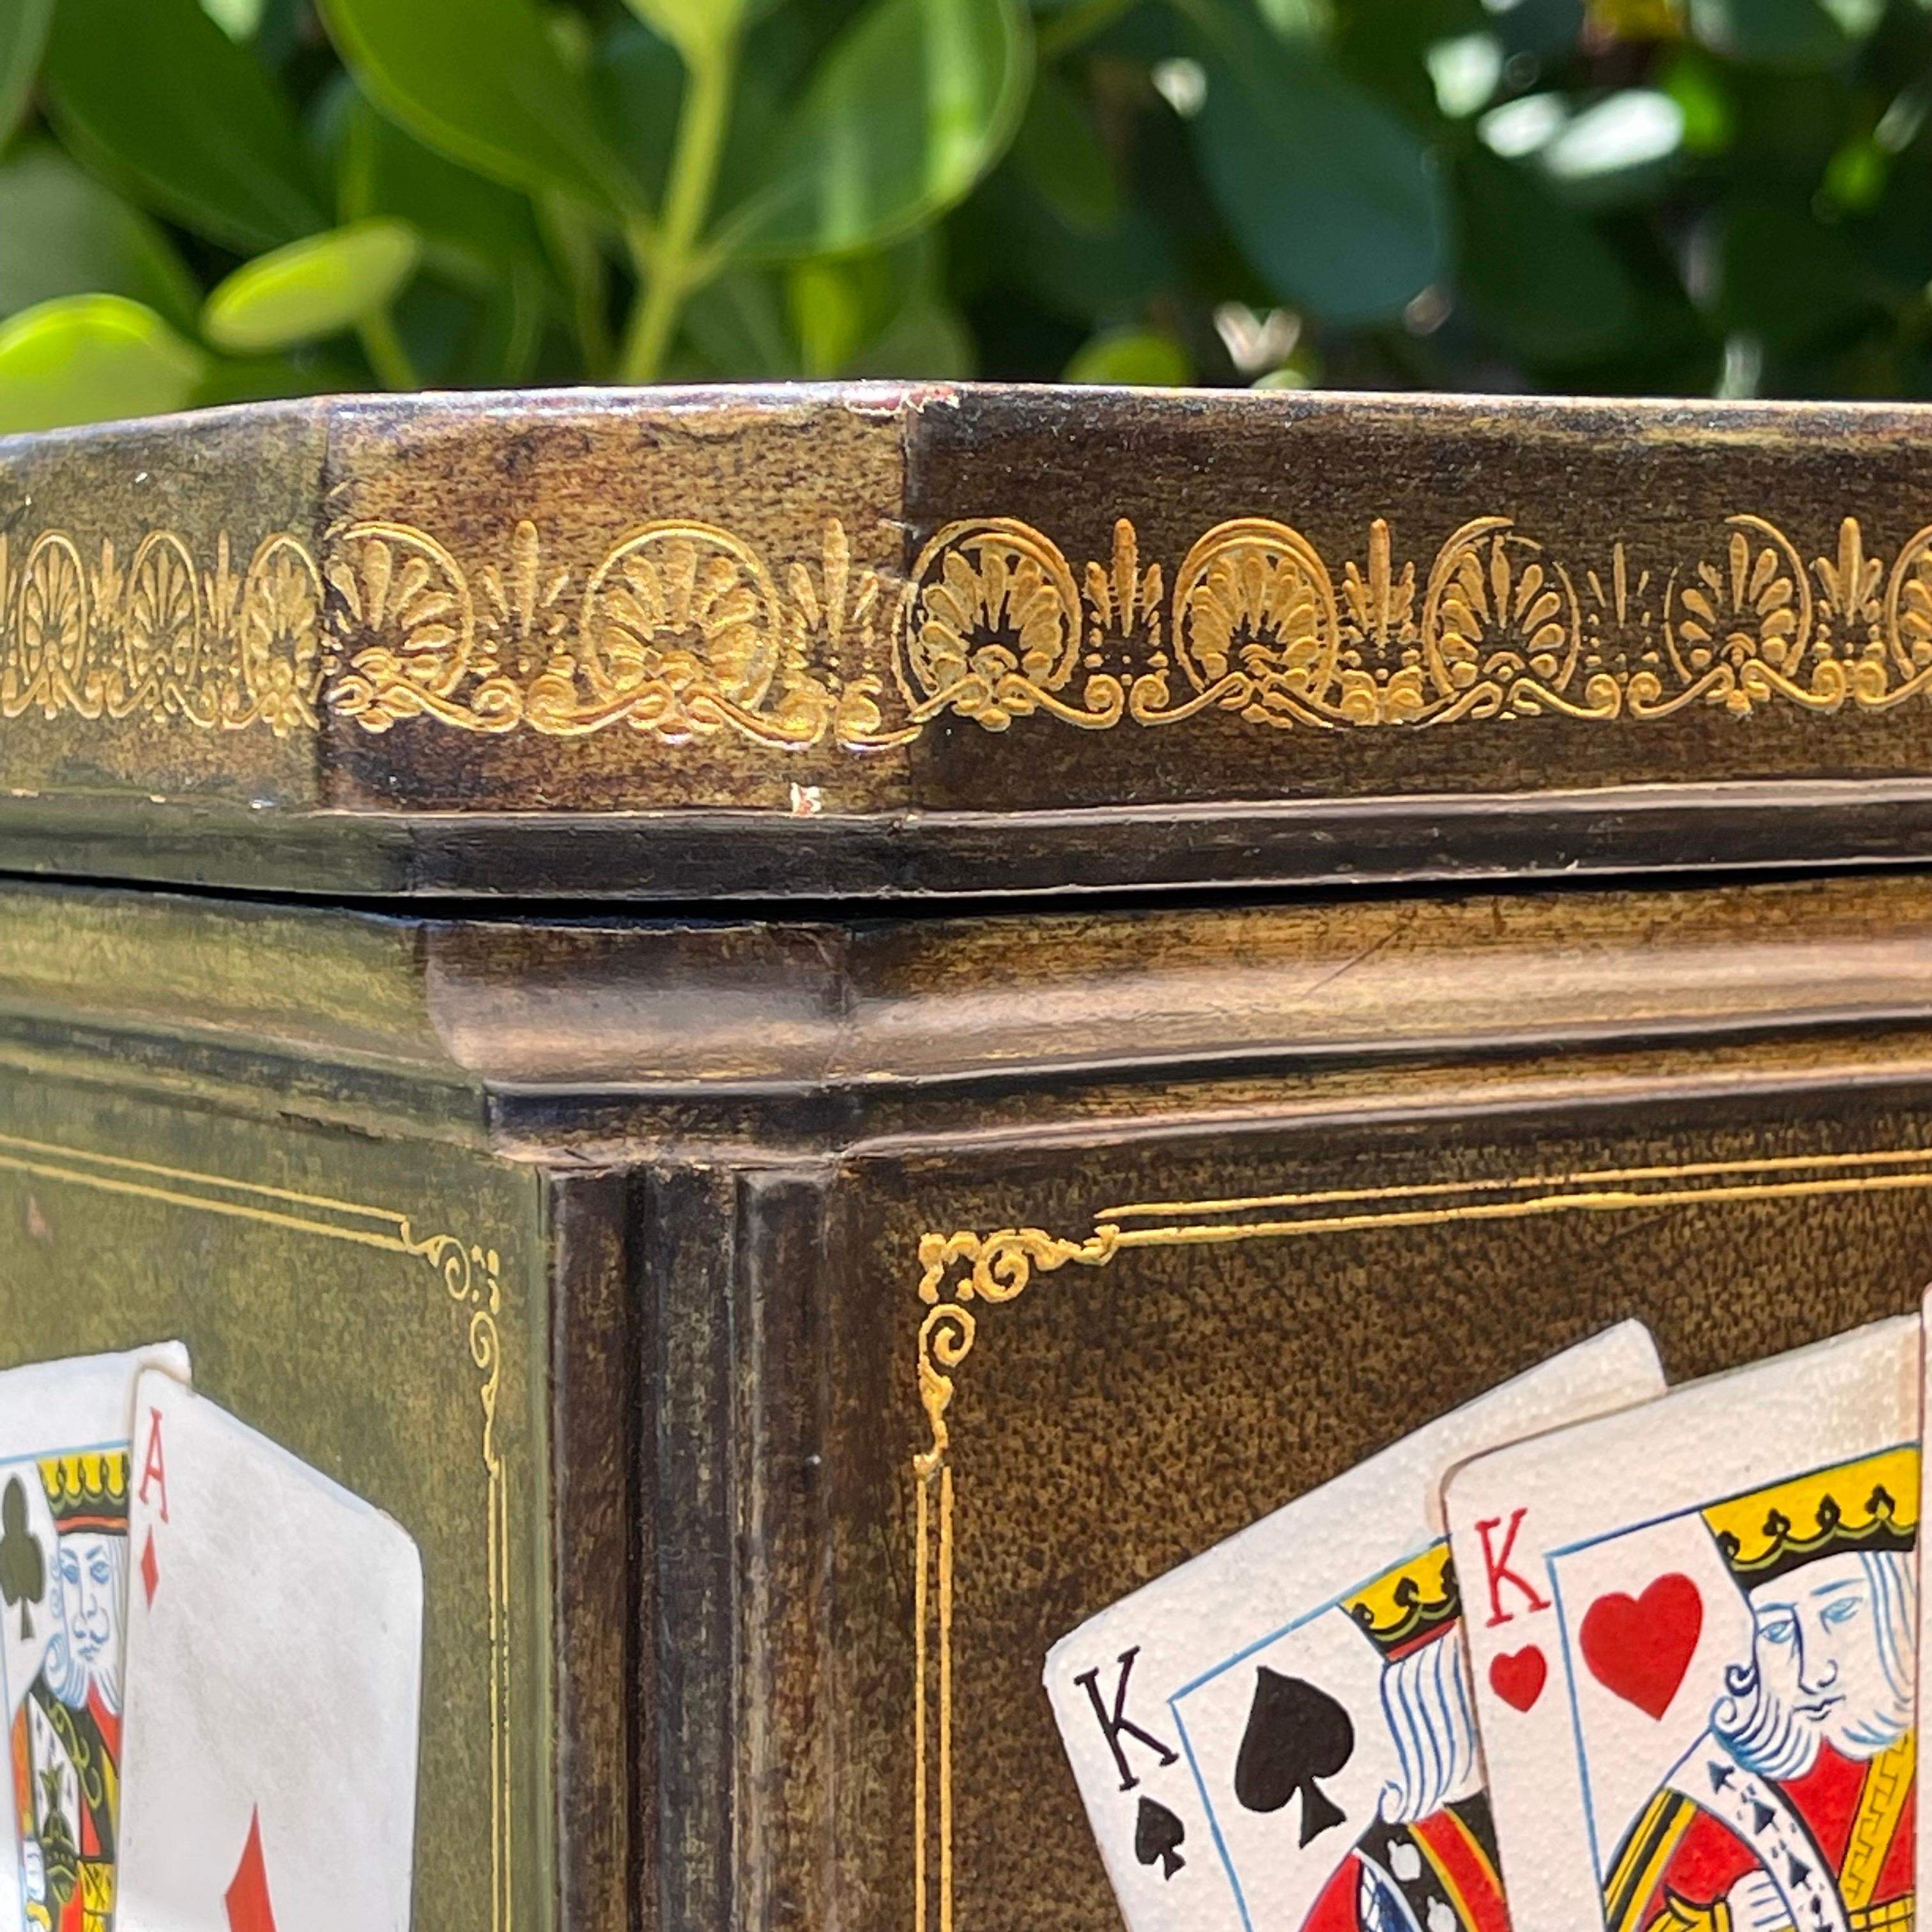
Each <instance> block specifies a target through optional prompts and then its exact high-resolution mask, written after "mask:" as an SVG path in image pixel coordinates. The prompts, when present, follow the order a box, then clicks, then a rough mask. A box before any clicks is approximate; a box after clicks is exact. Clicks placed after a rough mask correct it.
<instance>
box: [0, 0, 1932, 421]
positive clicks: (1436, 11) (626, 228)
mask: <svg viewBox="0 0 1932 1932" xmlns="http://www.w3.org/2000/svg"><path fill="white" fill-rule="evenodd" d="M1928 107H1932V0H1059V4H1055V5H1034V6H1033V7H1031V9H1029V7H1028V5H1027V0H628V4H626V0H582V4H573V5H555V6H546V5H539V4H538V0H0V143H4V145H0V429H22V428H44V427H48V426H50V425H58V424H62V423H70V422H86V421H91V420H96V419H102V418H106V417H111V416H124V415H129V414H139V413H150V412H153V411H156V410H166V409H173V408H178V407H187V406H193V405H196V404H205V403H210V402H217V401H231V400H236V399H239V398H252V397H260V396H268V395H299V394H304V393H313V392H323V391H340V390H344V389H369V388H389V389H414V388H419V387H432V388H450V387H470V386H499V385H507V384H527V383H580V382H600V383H601V382H652V381H660V380H693V379H696V380H708V379H715V378H724V377H728V378H738V379H754V378H778V377H800V376H805V377H858V376H894V377H965V376H979V377H1003V378H1017V379H1027V380H1070V381H1076V382H1081V381H1104V382H1129V383H1153V384H1168V383H1206V384H1217V385H1244V386H1245V385H1255V384H1261V385H1271V386H1307V385H1313V384H1320V385H1325V386H1350V387H1370V388H1409V387H1416V386H1427V387H1430V388H1435V389H1484V390H1526V389H1529V390H1535V389H1561V390H1565V391H1584V392H1601V393H1626V394H1627V393H1648V394H1672V395H1720V396H1730V397H1743V396H1754V395H1763V396H1849V397H1911V396H1920V395H1932V341H1928V336H1929V335H1932V296H1928V289H1927V282H1928V278H1932V127H1928V126H1927V109H1928Z"/></svg>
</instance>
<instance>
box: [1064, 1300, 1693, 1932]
mask: <svg viewBox="0 0 1932 1932" xmlns="http://www.w3.org/2000/svg"><path fill="white" fill-rule="evenodd" d="M1662 1387H1663V1378H1662V1375H1661V1372H1660V1370H1659V1369H1658V1362H1657V1357H1656V1352H1655V1349H1654V1347H1653V1346H1652V1343H1651V1340H1650V1337H1649V1334H1648V1333H1647V1332H1646V1331H1645V1330H1644V1329H1643V1328H1642V1326H1641V1325H1639V1324H1637V1323H1634V1322H1633V1323H1625V1324H1624V1325H1622V1326H1620V1327H1619V1328H1613V1329H1612V1330H1610V1331H1607V1333H1605V1334H1603V1335H1601V1336H1599V1337H1597V1338H1596V1339H1595V1340H1594V1341H1592V1342H1589V1343H1584V1344H1583V1345H1582V1346H1580V1347H1577V1348H1574V1349H1570V1350H1568V1351H1566V1352H1565V1353H1563V1354H1562V1355H1558V1356H1556V1357H1555V1358H1553V1359H1552V1360H1550V1361H1548V1362H1546V1363H1544V1364H1542V1365H1541V1367H1538V1368H1536V1369H1534V1370H1530V1371H1529V1373H1526V1374H1525V1375H1523V1376H1519V1377H1517V1379H1515V1380H1514V1381H1513V1382H1508V1383H1506V1384H1505V1385H1503V1386H1502V1387H1501V1388H1498V1389H1496V1390H1494V1391H1492V1392H1491V1393H1490V1394H1488V1395H1487V1396H1484V1397H1481V1398H1479V1399H1478V1400H1476V1401H1475V1402H1472V1403H1469V1404H1467V1405H1466V1406H1465V1407H1463V1408H1462V1409H1458V1410H1457V1411H1455V1412H1454V1413H1453V1414H1451V1415H1448V1416H1445V1417H1444V1418H1442V1419H1441V1420H1440V1421H1437V1422H1436V1423H1433V1424H1431V1425H1430V1426H1429V1427H1427V1428H1425V1429H1423V1430H1419V1431H1418V1432H1417V1433H1415V1435H1413V1436H1410V1437H1409V1438H1407V1439H1405V1440H1404V1441H1403V1442H1399V1443H1397V1444H1396V1445H1394V1447H1393V1448H1389V1449H1388V1450H1385V1451H1383V1452H1382V1454H1379V1455H1377V1456H1375V1457H1371V1458H1370V1460H1368V1461H1367V1462H1366V1463H1362V1464H1361V1465H1359V1466H1358V1467H1357V1468H1355V1469H1352V1470H1351V1471H1349V1472H1348V1473H1347V1474H1346V1475H1343V1476H1341V1477H1339V1478H1337V1479H1336V1480H1335V1481H1333V1482H1331V1483H1330V1484H1327V1485H1325V1487H1322V1488H1321V1489H1319V1490H1316V1491H1314V1492H1313V1493H1310V1495H1308V1496H1304V1497H1301V1499H1298V1500H1297V1501H1295V1502H1292V1503H1289V1505H1286V1507H1284V1508H1282V1509H1280V1510H1278V1511H1275V1512H1274V1514H1271V1515H1270V1516H1268V1517H1263V1518H1262V1519H1261V1520H1259V1522H1257V1523H1253V1524H1251V1525H1250V1526H1249V1527H1248V1528H1247V1529H1245V1530H1244V1531H1242V1532H1240V1533H1239V1534H1238V1535H1235V1536H1234V1537H1232V1538H1229V1540H1228V1541H1226V1542H1225V1543H1223V1544H1220V1545H1218V1546H1217V1547H1215V1548H1214V1549H1212V1550H1208V1551H1207V1552H1205V1553H1204V1554H1202V1555H1201V1556H1197V1557H1196V1558H1195V1559H1193V1561H1191V1562H1189V1563H1187V1564H1185V1565H1182V1566H1181V1568H1179V1569H1178V1570H1176V1571H1173V1572H1172V1573H1171V1574H1169V1575H1168V1576H1166V1577H1163V1578H1161V1579H1160V1580H1158V1581H1157V1582H1155V1583H1151V1584H1149V1585H1148V1586H1145V1588H1143V1589H1140V1590H1138V1591H1136V1592H1134V1594H1133V1595H1131V1596H1129V1597H1127V1598H1124V1599H1123V1600H1122V1601H1121V1602H1119V1603H1118V1604H1115V1605H1113V1606H1112V1607H1111V1608H1110V1609H1108V1610H1104V1611H1103V1612H1101V1613H1100V1615H1098V1616H1096V1617H1094V1618H1092V1619H1090V1620H1089V1621H1088V1622H1086V1623H1085V1624H1084V1625H1082V1626H1081V1627H1080V1628H1079V1629H1078V1630H1076V1631H1074V1632H1073V1634H1071V1635H1070V1636H1068V1637H1065V1638H1064V1639H1063V1640H1061V1642H1060V1643H1058V1644H1057V1645H1055V1647H1054V1649H1053V1651H1052V1654H1051V1655H1050V1656H1049V1658H1048V1660H1047V1665H1046V1687H1047V1691H1048V1694H1049V1697H1050V1698H1051V1700H1052V1705H1053V1709H1054V1713H1055V1718H1057V1720H1058V1724H1059V1727H1060V1731H1061V1738H1062V1739H1063V1741H1064V1744H1065V1746H1066V1748H1067V1756H1068V1758H1069V1760H1070V1763H1071V1764H1072V1766H1073V1772H1074V1775H1075V1777H1076V1779H1077V1781H1078V1782H1079V1787H1080V1792H1081V1796H1082V1800H1083V1802H1085V1806H1086V1809H1087V1814H1088V1820H1089V1821H1090V1822H1091V1825H1092V1827H1093V1829H1094V1835H1095V1837H1096V1838H1097V1840H1098V1841H1099V1843H1100V1849H1101V1852H1102V1855H1103V1858H1104V1859H1105V1861H1106V1867H1107V1870H1108V1873H1109V1877H1110V1878H1111V1879H1112V1882H1113V1885H1114V1888H1115V1893H1116V1895H1117V1896H1118V1898H1119V1900H1120V1903H1121V1909H1122V1912H1123V1914H1124V1916H1125V1917H1126V1919H1127V1923H1128V1924H1129V1926H1130V1927H1131V1928H1132V1932H1300V1928H1302V1927H1311V1928H1313V1927H1324V1928H1325V1927H1331V1926H1334V1927H1340V1926H1343V1925H1346V1926H1349V1927H1355V1926H1356V1925H1357V1924H1358V1923H1359V1924H1364V1925H1367V1926H1370V1927H1380V1926H1383V1925H1387V1926H1388V1927H1412V1926H1413V1927H1419V1928H1421V1932H1461V1928H1472V1932H1504V1927H1505V1918H1504V1914H1503V1908H1502V1898H1501V1894H1500V1891H1499V1887H1498V1883H1497V1879H1496V1870H1495V1865H1494V1861H1493V1855H1492V1852H1491V1850H1490V1832H1489V1826H1488V1823H1487V1812H1486V1807H1485V1803H1484V1797H1483V1776H1482V1767H1481V1758H1480V1756H1479V1754H1478V1746H1477V1740H1476V1734H1475V1722H1474V1715H1473V1712H1472V1707H1471V1706H1470V1703H1469V1697H1468V1689H1467V1682H1466V1671H1465V1669H1464V1665H1463V1642H1462V1635H1461V1631H1460V1616H1459V1605H1458V1599H1457V1590H1456V1586H1455V1581H1454V1573H1453V1571H1452V1570H1451V1567H1450V1565H1449V1561H1448V1547H1447V1545H1446V1544H1445V1542H1444V1541H1443V1535H1442V1522H1441V1518H1440V1513H1439V1506H1438V1503H1437V1493H1438V1490H1439V1484H1440V1482H1441V1480H1442V1475H1443V1473H1444V1472H1445V1471H1446V1470H1447V1469H1448V1468H1449V1467H1451V1466H1452V1465H1453V1464H1454V1463H1456V1462H1457V1460H1460V1458H1461V1457H1463V1456H1464V1455H1466V1454H1470V1453H1472V1452H1473V1451H1475V1449H1476V1448H1478V1446H1479V1445H1480V1446H1487V1445H1491V1444H1493V1443H1496V1442H1507V1441H1509V1440H1511V1439H1514V1438H1515V1437H1517V1436H1522V1435H1524V1434H1527V1433H1533V1432H1535V1430H1538V1429H1541V1428H1546V1427H1550V1426H1552V1425H1553V1424H1556V1422H1558V1421H1570V1420H1574V1419H1575V1418H1577V1417H1580V1416H1583V1415H1593V1414H1598V1413H1601V1412H1603V1411H1604V1410H1607V1409H1615V1408H1617V1407H1619V1406H1622V1405H1624V1404H1625V1403H1631V1402H1640V1401H1643V1400H1645V1399H1646V1398H1647V1397H1651V1396H1653V1395H1655V1394H1656V1393H1657V1392H1658V1391H1659V1390H1660V1389H1661V1388H1662Z"/></svg>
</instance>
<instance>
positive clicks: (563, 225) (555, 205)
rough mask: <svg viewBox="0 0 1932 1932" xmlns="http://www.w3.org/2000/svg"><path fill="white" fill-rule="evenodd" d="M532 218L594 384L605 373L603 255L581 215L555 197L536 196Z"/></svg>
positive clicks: (607, 337) (608, 347) (607, 344)
mask: <svg viewBox="0 0 1932 1932" xmlns="http://www.w3.org/2000/svg"><path fill="white" fill-rule="evenodd" d="M536 206H537V217H538V223H539V226H541V230H542V233H543V239H544V247H545V248H547V251H549V254H550V260H552V261H553V263H555V264H556V268H557V270H558V272H559V275H561V277H562V281H563V285H564V287H565V290H568V294H569V298H570V318H571V330H572V332H573V333H574V335H576V338H577V353H579V354H580V355H581V356H582V357H583V369H584V374H586V375H587V376H588V377H590V379H591V380H592V381H593V382H595V381H597V380H600V379H601V377H603V376H604V374H605V372H606V371H607V370H608V369H609V368H610V358H611V353H612V350H611V344H610V324H609V323H608V322H607V321H606V320H605V319H604V303H605V302H606V300H607V296H608V288H607V283H606V279H605V270H604V251H603V249H602V248H601V245H600V244H599V242H598V236H597V233H596V230H595V228H594V227H593V226H592V224H591V223H590V221H589V218H588V217H586V214H584V212H583V209H582V208H580V207H579V206H578V205H577V204H576V203H575V202H572V201H570V200H568V199H566V198H565V196H562V195H561V194H558V193H550V194H545V195H542V196H539V197H538V200H537V204H536Z"/></svg>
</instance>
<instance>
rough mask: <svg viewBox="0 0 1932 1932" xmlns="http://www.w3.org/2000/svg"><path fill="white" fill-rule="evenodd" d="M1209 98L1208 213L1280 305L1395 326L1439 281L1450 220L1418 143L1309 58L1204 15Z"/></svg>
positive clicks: (1195, 127)
mask: <svg viewBox="0 0 1932 1932" xmlns="http://www.w3.org/2000/svg"><path fill="white" fill-rule="evenodd" d="M1202 13H1203V15H1204V16H1205V17H1208V19H1209V20H1210V21H1211V32H1210V33H1208V34H1203V35H1202V38H1201V40H1200V43H1199V58H1200V60H1201V63H1202V68H1204V70H1205V72H1206V74H1207V77H1208V93H1207V98H1206V100H1205V102H1204V103H1203V104H1202V109H1201V111H1200V113H1199V114H1198V115H1196V117H1195V118H1194V119H1193V121H1192V122H1191V123H1190V127H1191V129H1192V131H1193V138H1194V145H1195V151H1196V154H1197V155H1198V156H1199V159H1200V163H1201V169H1202V173H1203V174H1204V175H1205V176H1206V177H1207V180H1208V186H1209V187H1210V188H1211V190H1212V191H1213V193H1214V199H1215V201H1216V202H1217V204H1218V205H1219V206H1220V210H1221V212H1222V214H1223V217H1225V218H1226V221H1227V223H1228V226H1229V229H1231V230H1232V232H1233V234H1234V236H1235V239H1236V240H1237V241H1238V242H1240V244H1241V247H1242V248H1243V250H1244V252H1245V253H1246V254H1247V257H1248V258H1249V260H1250V261H1251V262H1253V264H1254V266H1255V267H1256V269H1259V271H1260V272H1261V273H1262V275H1264V276H1265V278H1267V280H1268V282H1269V284H1271V287H1273V288H1274V290H1276V292H1277V293H1278V294H1280V296H1282V297H1283V299H1286V301H1288V302H1292V303H1294V304H1295V305H1297V306H1298V307H1300V308H1307V309H1312V310H1313V311H1315V312H1316V314H1319V315H1322V316H1324V317H1327V318H1328V320H1331V321H1333V322H1352V323H1360V322H1369V321H1374V320H1379V319H1381V318H1383V317H1390V316H1393V315H1395V314H1398V313H1399V312H1400V310H1401V309H1402V308H1403V305H1405V304H1406V303H1407V302H1409V300H1410V299H1412V297H1414V296H1417V295H1418V294H1420V293H1421V291H1422V290H1424V288H1426V287H1428V286H1429V284H1430V283H1432V282H1433V281H1436V279H1437V278H1439V276H1440V275H1442V273H1443V272H1444V268H1445V255H1446V249H1445V233H1446V229H1447V226H1448V224H1447V221H1446V219H1445V210H1444V208H1443V196H1442V190H1441V189H1440V187H1439V184H1438V183H1437V181H1436V178H1435V175H1434V174H1433V172H1432V170H1431V168H1430V163H1429V160H1428V157H1427V154H1426V153H1425V151H1424V146H1423V144H1422V142H1421V140H1420V139H1418V138H1417V136H1415V134H1414V133H1412V132H1411V131H1410V130H1409V127H1407V126H1406V124H1404V123H1403V122H1402V121H1398V120H1397V118H1395V116H1394V115H1392V114H1391V113H1388V111H1387V110H1385V108H1383V107H1382V106H1381V105H1380V104H1379V103H1378V102H1376V101H1375V100H1374V99H1373V98H1371V97H1370V96H1369V95H1367V94H1364V93H1363V92H1361V90H1360V89H1358V88H1356V87H1355V86H1353V85H1352V84H1351V83H1349V82H1348V81H1346V80H1343V78H1342V77H1341V76H1340V74H1337V73H1336V72H1335V71H1334V68H1332V67H1331V66H1330V65H1329V64H1328V61H1327V60H1326V59H1325V58H1324V57H1323V55H1322V53H1321V52H1320V50H1319V49H1318V48H1316V47H1315V46H1312V45H1307V44H1304V45H1298V46H1292V47H1291V46H1288V45H1286V43H1283V42H1282V41H1280V40H1277V39H1276V38H1275V37H1274V36H1273V35H1272V34H1268V33H1266V32H1265V31H1263V30H1262V29H1261V28H1259V27H1257V26H1255V25H1254V24H1253V23H1252V22H1251V21H1249V20H1246V19H1244V17H1241V16H1240V15H1238V14H1236V13H1235V12H1234V11H1233V10H1232V7H1225V8H1223V7H1217V9H1216V10H1214V13H1212V14H1211V15H1208V10H1207V8H1206V7H1205V5H1204V6H1203V7H1202Z"/></svg>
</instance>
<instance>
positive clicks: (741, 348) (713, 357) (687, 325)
mask: <svg viewBox="0 0 1932 1932" xmlns="http://www.w3.org/2000/svg"><path fill="white" fill-rule="evenodd" d="M684 334H685V340H686V341H688V343H689V344H690V345H691V348H692V349H693V350H695V351H696V353H697V356H698V358H699V359H700V368H697V370H695V371H691V372H690V373H692V374H700V375H703V376H705V377H711V378H713V379H721V380H729V379H730V378H731V377H739V378H740V379H742V378H744V377H755V378H757V379H758V380H761V381H763V380H782V379H784V378H785V377H795V376H800V375H802V374H804V373H805V371H804V370H803V368H802V367H801V365H800V364H799V355H798V350H797V348H796V345H795V344H793V341H792V339H791V336H790V332H789V331H788V330H787V329H786V326H785V313H784V297H783V294H782V293H781V290H780V288H779V287H778V277H777V275H775V273H774V272H772V271H771V270H769V269H727V270H726V272H724V274H723V275H720V276H718V277H717V278H716V279H715V281H710V282H708V283H706V285H705V286H704V287H703V288H701V289H700V290H698V291H697V293H696V294H695V295H694V296H692V297H691V300H690V301H689V302H688V303H687V304H686V305H685V311H684Z"/></svg>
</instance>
